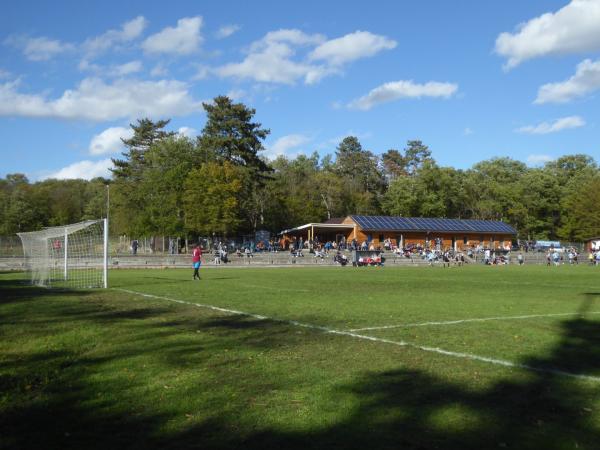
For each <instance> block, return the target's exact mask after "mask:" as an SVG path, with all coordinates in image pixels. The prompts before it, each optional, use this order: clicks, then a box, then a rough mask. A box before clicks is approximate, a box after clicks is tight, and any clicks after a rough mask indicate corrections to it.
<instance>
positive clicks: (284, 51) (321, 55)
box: [212, 29, 396, 85]
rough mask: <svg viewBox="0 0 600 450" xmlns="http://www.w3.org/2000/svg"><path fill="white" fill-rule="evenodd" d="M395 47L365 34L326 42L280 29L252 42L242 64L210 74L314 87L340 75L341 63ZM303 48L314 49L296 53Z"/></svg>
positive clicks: (298, 32) (374, 36) (232, 64)
mask: <svg viewBox="0 0 600 450" xmlns="http://www.w3.org/2000/svg"><path fill="white" fill-rule="evenodd" d="M395 46H396V42H394V41H392V40H389V39H387V38H385V37H383V36H378V35H374V34H371V33H369V32H366V31H357V32H355V33H351V34H347V35H346V36H343V37H341V38H338V39H333V40H330V41H326V40H325V36H323V35H322V34H307V33H304V32H302V31H300V30H296V29H281V30H276V31H271V32H269V33H267V34H266V35H265V36H264V37H263V38H262V39H260V40H258V41H255V42H253V43H252V44H251V45H250V46H249V48H248V50H247V56H246V57H245V58H244V60H243V61H241V62H239V63H230V64H226V65H224V66H221V67H217V68H216V69H214V70H212V72H213V73H215V74H217V75H218V76H220V77H234V78H238V79H251V80H254V81H258V82H262V83H280V84H290V85H291V84H295V83H296V82H298V81H300V80H302V81H303V82H304V83H306V84H313V83H317V82H318V81H320V80H321V79H323V78H324V77H326V76H329V75H333V74H336V73H340V72H341V71H342V66H343V65H344V64H347V63H349V62H352V61H355V60H357V59H360V58H365V57H368V56H372V55H374V54H376V53H378V52H380V51H381V50H383V49H386V48H393V47H395ZM303 47H309V48H310V47H314V48H313V50H312V51H311V52H310V53H308V54H306V50H304V54H298V53H299V50H301V49H302V48H303ZM302 55H304V56H302Z"/></svg>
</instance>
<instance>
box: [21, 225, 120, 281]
mask: <svg viewBox="0 0 600 450" xmlns="http://www.w3.org/2000/svg"><path fill="white" fill-rule="evenodd" d="M18 235H19V237H20V238H21V242H22V243H23V253H24V254H25V258H26V260H27V265H28V267H29V269H30V271H31V281H32V283H33V284H36V285H38V286H46V287H60V288H73V289H81V288H98V287H104V288H106V287H108V272H107V268H108V227H107V220H106V219H101V220H87V221H85V222H80V223H75V224H71V225H63V226H58V227H50V228H44V229H43V230H41V231H31V232H28V233H18Z"/></svg>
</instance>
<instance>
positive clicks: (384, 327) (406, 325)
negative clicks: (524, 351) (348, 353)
mask: <svg viewBox="0 0 600 450" xmlns="http://www.w3.org/2000/svg"><path fill="white" fill-rule="evenodd" d="M586 314H600V311H592V312H586V313H559V314H530V315H527V316H500V317H481V318H475V319H460V320H445V321H441V322H421V323H401V324H397V325H382V326H379V327H365V328H353V329H351V330H348V331H350V332H354V331H371V330H389V329H391V328H412V327H428V326H435V325H456V324H458V323H467V322H487V321H490V320H524V319H534V318H537V317H560V316H580V317H584V316H585V315H586Z"/></svg>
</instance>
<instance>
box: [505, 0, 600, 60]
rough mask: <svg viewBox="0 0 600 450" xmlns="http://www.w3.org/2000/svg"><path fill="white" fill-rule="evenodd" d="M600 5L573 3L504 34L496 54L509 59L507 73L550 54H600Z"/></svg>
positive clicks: (593, 1) (589, 0)
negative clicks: (513, 31) (598, 51)
mask: <svg viewBox="0 0 600 450" xmlns="http://www.w3.org/2000/svg"><path fill="white" fill-rule="evenodd" d="M599 24H600V2H599V1H598V0H573V1H572V2H571V3H569V4H568V5H566V6H564V7H563V8H561V9H559V10H558V11H557V12H555V13H545V14H542V15H541V16H539V17H535V18H533V19H531V20H529V21H528V22H526V23H524V24H521V25H519V27H518V30H517V31H516V32H515V33H513V34H511V33H501V34H500V35H499V36H498V38H497V39H496V52H497V53H499V54H500V55H502V56H505V57H506V58H508V61H507V62H506V64H505V68H506V69H510V68H513V67H516V66H517V65H519V64H520V63H522V62H523V61H525V60H528V59H532V58H538V57H541V56H546V55H551V54H567V53H576V52H586V51H597V50H600V26H599Z"/></svg>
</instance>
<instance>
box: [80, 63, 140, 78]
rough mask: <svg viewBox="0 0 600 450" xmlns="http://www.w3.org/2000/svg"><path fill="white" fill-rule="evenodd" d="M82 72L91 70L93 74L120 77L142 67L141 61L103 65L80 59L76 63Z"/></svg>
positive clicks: (138, 70) (137, 70) (135, 71)
mask: <svg viewBox="0 0 600 450" xmlns="http://www.w3.org/2000/svg"><path fill="white" fill-rule="evenodd" d="M78 68H79V70H81V71H82V72H92V73H94V74H95V75H107V76H110V77H122V76H125V75H131V74H132V73H137V72H141V71H142V69H143V68H144V66H143V64H142V62H141V61H138V60H135V61H130V62H128V63H125V64H118V65H111V66H108V67H103V66H100V65H98V64H93V63H90V62H89V60H87V59H82V60H81V61H80V62H79V65H78Z"/></svg>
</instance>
